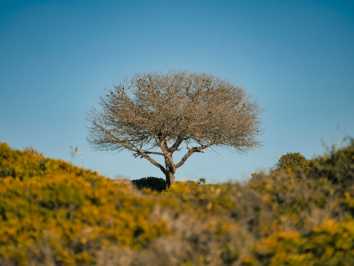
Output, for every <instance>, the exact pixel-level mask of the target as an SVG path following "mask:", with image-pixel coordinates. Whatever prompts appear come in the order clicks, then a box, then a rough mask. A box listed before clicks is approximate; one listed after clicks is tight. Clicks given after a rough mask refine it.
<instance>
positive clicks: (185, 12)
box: [0, 0, 354, 181]
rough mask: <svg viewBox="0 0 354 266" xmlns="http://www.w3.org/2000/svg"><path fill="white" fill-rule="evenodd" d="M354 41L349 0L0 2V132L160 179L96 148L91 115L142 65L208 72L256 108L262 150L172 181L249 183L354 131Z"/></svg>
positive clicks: (224, 153) (80, 160) (18, 142)
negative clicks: (288, 157) (286, 158)
mask: <svg viewBox="0 0 354 266" xmlns="http://www.w3.org/2000/svg"><path fill="white" fill-rule="evenodd" d="M353 47H354V1H349V0H342V1H301V0H298V1H75V0H74V1H64V0H63V1H44V0H43V1H39V0H38V1H30V0H26V1H25V0H24V1H16V0H11V1H7V0H5V1H4V0H0V140H1V141H5V142H8V143H9V144H10V145H11V146H13V147H16V148H23V147H34V148H35V149H38V150H40V151H41V152H43V153H44V154H46V155H48V156H51V157H56V158H63V159H66V160H72V161H74V162H75V163H77V164H79V165H82V166H85V167H88V168H92V169H95V170H98V171H99V172H101V173H103V174H105V175H108V176H111V177H115V176H119V175H123V176H129V177H142V176H147V175H154V176H159V175H160V173H159V171H158V169H155V168H154V167H153V166H150V165H149V163H148V162H146V161H143V160H139V159H135V158H134V157H133V156H131V155H130V154H129V153H128V152H120V153H117V152H98V151H94V150H93V149H92V148H91V147H90V146H89V144H88V143H87V141H86V137H87V133H88V132H87V120H86V118H87V113H88V112H89V110H90V109H91V108H92V107H93V106H96V105H97V103H98V100H99V97H100V96H101V95H103V94H104V92H105V90H107V89H110V88H112V86H113V85H115V84H119V83H120V82H121V81H124V80H127V79H129V78H130V77H132V76H133V75H134V74H136V73H141V72H162V73H165V72H168V71H176V70H187V71H191V72H206V73H211V74H214V75H216V76H218V77H220V78H222V79H226V80H228V81H230V82H232V83H234V84H236V85H239V86H242V87H243V88H245V90H246V91H247V92H248V94H249V95H251V97H252V99H253V100H255V101H256V102H257V103H258V104H259V105H260V106H261V108H262V114H261V128H262V134H261V135H260V136H259V141H260V142H261V143H262V146H261V147H259V148H257V149H254V150H250V151H248V152H246V153H239V152H232V151H230V150H227V149H215V150H214V151H210V152H208V153H206V154H203V155H198V154H197V155H196V156H194V157H192V159H191V160H190V161H188V162H187V163H186V165H185V166H184V168H181V171H180V172H179V173H178V174H177V177H178V178H180V179H184V178H198V177H206V178H207V180H210V181H224V180H230V179H233V180H240V179H244V178H246V177H247V176H248V175H249V173H251V172H252V171H255V170H260V169H267V168H269V167H272V166H273V165H274V164H275V163H276V161H277V159H278V158H279V156H281V155H282V154H284V153H286V152H301V153H303V154H304V155H305V156H307V157H311V156H313V155H316V154H319V153H322V152H323V151H324V150H325V149H324V146H323V143H326V144H327V145H332V144H336V143H340V142H341V140H342V138H343V137H345V136H353V132H354V48H353ZM70 146H77V147H78V148H79V149H80V154H79V155H78V156H77V157H75V158H71V156H70Z"/></svg>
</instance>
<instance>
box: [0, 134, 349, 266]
mask: <svg viewBox="0 0 354 266" xmlns="http://www.w3.org/2000/svg"><path fill="white" fill-rule="evenodd" d="M353 215H354V141H350V142H349V143H348V144H347V145H346V146H345V147H341V148H338V149H333V150H332V151H331V152H328V153H327V154H324V155H323V156H319V157H317V158H314V159H311V160H307V159H305V158H304V157H303V156H302V155H301V154H297V153H293V154H287V155H284V156H283V157H281V158H280V160H279V162H278V164H277V165H276V166H275V167H274V169H272V170H270V171H269V172H267V173H255V174H253V175H252V177H251V178H250V180H249V181H248V182H246V183H244V184H239V183H225V184H197V183H195V182H176V184H174V185H173V186H172V187H171V189H169V190H168V191H164V192H161V193H159V192H153V191H150V190H137V189H135V188H134V187H133V186H132V185H131V183H130V182H127V181H117V180H111V179H108V178H105V177H103V176H100V175H99V174H97V173H95V172H93V171H89V170H85V169H81V168H78V167H75V166H73V165H71V164H69V163H67V162H64V161H61V160H52V159H48V158H46V157H44V156H43V155H41V154H40V153H38V152H36V151H34V150H31V149H27V150H23V151H19V150H14V149H11V148H10V147H9V146H8V145H7V144H5V143H2V144H1V143H0V265H101V266H102V265H107V266H109V265H154V266H155V265H161V266H162V265H185V266H187V265H245V266H246V265H249V266H251V265H255V266H256V265H302V266H303V265H319V266H320V265H321V266H322V265H354V251H353V250H354V218H353Z"/></svg>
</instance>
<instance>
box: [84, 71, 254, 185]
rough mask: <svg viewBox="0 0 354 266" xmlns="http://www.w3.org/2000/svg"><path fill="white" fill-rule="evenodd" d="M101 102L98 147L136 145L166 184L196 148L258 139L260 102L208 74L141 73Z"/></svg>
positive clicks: (240, 145) (239, 145)
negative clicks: (180, 154)
mask: <svg viewBox="0 0 354 266" xmlns="http://www.w3.org/2000/svg"><path fill="white" fill-rule="evenodd" d="M100 106H101V110H99V111H93V112H92V114H91V117H90V123H91V124H90V137H89V140H90V142H91V143H93V144H94V145H95V146H96V147H97V148H99V149H104V150H119V149H128V150H130V151H132V152H133V153H134V155H135V156H138V157H142V158H144V159H146V160H148V161H149V162H150V163H152V164H153V165H155V166H156V167H158V168H159V169H160V170H161V171H162V172H163V173H164V174H165V176H166V179H167V180H166V181H167V185H170V183H171V182H172V181H173V179H174V174H175V172H176V169H177V168H179V167H181V166H182V165H183V164H184V163H185V162H186V160H188V158H189V157H190V156H191V155H192V154H193V153H196V152H203V151H204V150H206V149H207V148H209V147H211V146H217V145H224V146H230V147H232V148H235V149H238V150H242V149H246V148H250V147H254V146H255V145H256V141H255V136H256V135H257V133H258V119H257V117H258V109H257V106H256V105H255V104H253V103H251V102H250V101H249V99H248V98H247V96H246V94H245V91H244V90H242V89H241V88H239V87H236V86H233V85H232V84H230V83H228V82H226V81H222V80H220V79H218V78H216V77H213V76H210V75H206V74H190V73H185V72H181V73H172V74H166V75H162V74H161V75H160V74H142V75H137V76H135V77H134V78H133V79H132V80H131V81H130V82H129V83H128V84H122V85H119V86H117V87H115V88H114V89H113V90H112V91H110V92H109V93H108V94H107V95H106V96H104V97H103V98H101V102H100ZM181 148H185V149H186V153H185V155H184V156H183V157H182V158H181V159H180V160H179V161H177V162H175V161H174V160H173V153H175V152H176V151H178V150H180V149H181ZM153 156H161V157H162V159H163V160H164V164H162V163H160V162H159V161H158V160H156V159H155V158H153Z"/></svg>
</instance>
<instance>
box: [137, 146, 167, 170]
mask: <svg viewBox="0 0 354 266" xmlns="http://www.w3.org/2000/svg"><path fill="white" fill-rule="evenodd" d="M135 153H136V154H137V155H139V156H141V157H142V158H144V159H146V160H148V161H149V162H150V163H151V164H153V165H154V166H156V167H157V168H159V169H160V170H161V171H162V172H163V173H165V172H166V169H165V167H163V166H162V165H161V164H160V163H158V162H157V161H156V160H154V159H153V158H151V157H150V156H149V155H147V153H146V152H145V151H144V150H136V151H135Z"/></svg>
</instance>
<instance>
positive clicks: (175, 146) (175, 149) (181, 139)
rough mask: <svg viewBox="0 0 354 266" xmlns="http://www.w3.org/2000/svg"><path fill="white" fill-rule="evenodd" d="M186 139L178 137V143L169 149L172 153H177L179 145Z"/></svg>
mask: <svg viewBox="0 0 354 266" xmlns="http://www.w3.org/2000/svg"><path fill="white" fill-rule="evenodd" d="M183 140H184V138H182V137H177V139H176V142H175V143H174V144H173V145H172V146H171V147H170V148H169V150H170V152H171V153H174V152H175V151H177V150H178V147H179V145H181V143H182V142H183Z"/></svg>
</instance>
